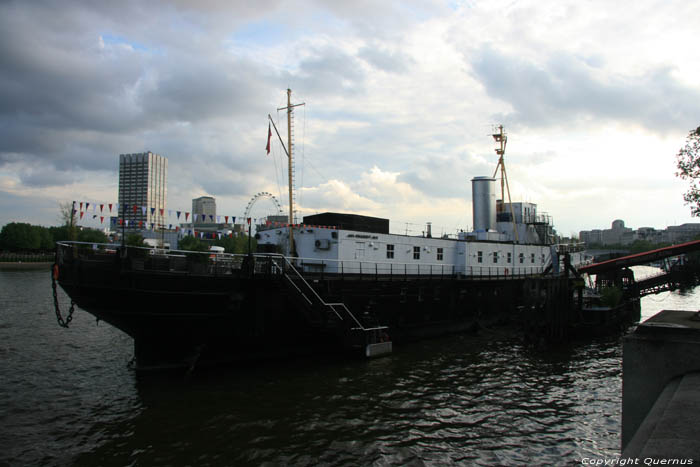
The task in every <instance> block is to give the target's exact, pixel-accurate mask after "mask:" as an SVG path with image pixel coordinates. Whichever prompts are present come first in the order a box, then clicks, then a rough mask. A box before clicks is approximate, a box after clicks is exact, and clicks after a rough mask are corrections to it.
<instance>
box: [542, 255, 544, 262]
mask: <svg viewBox="0 0 700 467" xmlns="http://www.w3.org/2000/svg"><path fill="white" fill-rule="evenodd" d="M542 264H544V253H542Z"/></svg>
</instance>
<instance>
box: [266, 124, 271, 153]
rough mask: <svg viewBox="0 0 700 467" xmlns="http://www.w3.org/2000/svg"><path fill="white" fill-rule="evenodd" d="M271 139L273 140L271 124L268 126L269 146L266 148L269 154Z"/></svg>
mask: <svg viewBox="0 0 700 467" xmlns="http://www.w3.org/2000/svg"><path fill="white" fill-rule="evenodd" d="M270 138H272V129H271V128H270V124H269V123H268V124H267V146H265V149H266V150H267V153H268V154H270Z"/></svg>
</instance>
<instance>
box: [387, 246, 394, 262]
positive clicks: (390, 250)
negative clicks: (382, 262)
mask: <svg viewBox="0 0 700 467" xmlns="http://www.w3.org/2000/svg"><path fill="white" fill-rule="evenodd" d="M386 257H387V259H394V245H387V246H386Z"/></svg>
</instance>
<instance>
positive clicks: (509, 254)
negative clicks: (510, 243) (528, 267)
mask: <svg viewBox="0 0 700 467" xmlns="http://www.w3.org/2000/svg"><path fill="white" fill-rule="evenodd" d="M512 260H513V254H512V253H511V252H510V251H509V252H508V264H510V263H511V261H512Z"/></svg>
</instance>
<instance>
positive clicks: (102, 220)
mask: <svg viewBox="0 0 700 467" xmlns="http://www.w3.org/2000/svg"><path fill="white" fill-rule="evenodd" d="M104 221H105V218H104V216H100V224H102V223H103V222H104Z"/></svg>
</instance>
